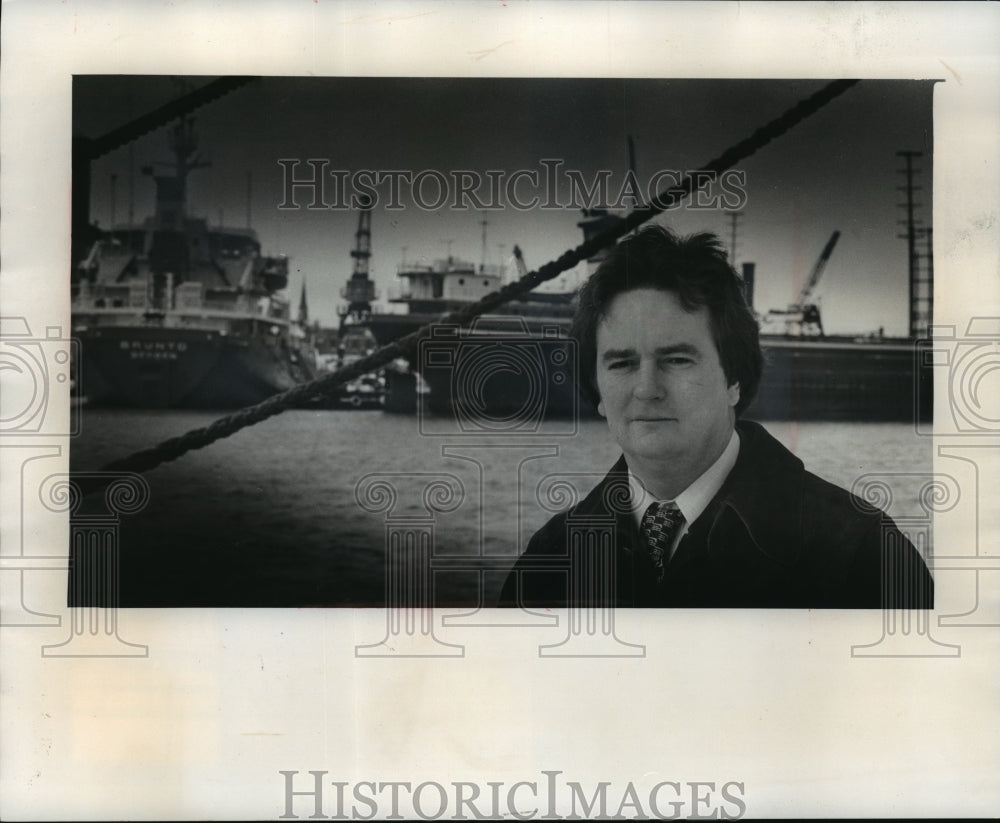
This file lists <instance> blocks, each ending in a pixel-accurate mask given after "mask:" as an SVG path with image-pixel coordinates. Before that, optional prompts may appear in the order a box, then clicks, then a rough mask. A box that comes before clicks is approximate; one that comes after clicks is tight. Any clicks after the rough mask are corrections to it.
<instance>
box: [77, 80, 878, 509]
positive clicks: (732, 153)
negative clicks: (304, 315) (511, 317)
mask: <svg viewBox="0 0 1000 823" xmlns="http://www.w3.org/2000/svg"><path fill="white" fill-rule="evenodd" d="M857 82H858V81H857V80H836V81H833V82H831V83H829V84H828V85H826V86H824V87H823V88H822V89H820V90H819V91H817V92H816V93H815V94H813V95H811V96H810V97H808V98H806V99H805V100H802V101H800V102H799V103H797V104H796V105H795V106H793V107H792V108H790V109H789V110H788V111H786V112H785V113H784V114H782V115H780V116H779V117H777V118H775V119H774V120H772V121H770V122H769V123H767V124H766V125H764V126H762V127H760V128H759V129H757V130H756V131H755V132H754V133H753V134H751V135H750V136H749V137H748V138H747V139H746V140H743V141H741V142H740V143H737V144H736V145H735V146H733V147H732V148H730V149H728V150H726V151H725V152H723V153H722V154H721V155H719V156H718V157H717V158H715V159H714V160H711V161H710V162H708V163H706V164H705V165H704V166H703V167H702V168H701V169H699V170H698V171H696V172H692V173H691V174H689V175H688V176H686V177H685V178H684V179H683V180H682V181H681V182H680V183H679V184H678V185H677V186H674V187H672V188H670V189H667V190H666V191H663V192H661V193H660V194H658V195H657V196H656V197H655V198H653V200H652V201H650V203H649V204H647V205H645V206H641V207H639V208H637V209H635V210H634V211H632V212H631V213H629V214H628V215H627V216H626V217H624V218H623V219H622V221H621V222H620V223H618V224H616V225H614V226H611V227H609V228H608V229H606V230H605V231H603V232H601V233H599V234H597V235H595V236H594V237H593V238H591V239H590V240H588V241H586V242H584V243H582V244H581V245H579V246H577V247H576V248H575V249H571V250H569V251H567V252H565V253H564V254H562V255H561V256H560V257H559V258H557V259H556V260H553V261H551V262H549V263H546V264H545V265H544V266H542V267H541V268H540V269H538V270H536V271H533V272H529V273H528V274H526V275H525V276H524V277H522V278H521V279H520V280H517V281H515V282H513V283H508V284H507V285H506V286H504V287H503V288H501V289H500V290H498V291H495V292H491V293H490V294H488V295H486V296H485V297H483V298H482V299H481V300H479V301H478V302H477V303H473V304H471V305H469V306H466V307H464V308H462V309H461V310H459V311H456V312H452V313H451V314H447V315H445V316H444V317H442V318H441V319H440V320H439V321H437V322H438V323H439V324H447V325H457V326H466V325H468V324H470V323H471V322H472V320H473V319H475V318H476V317H478V316H479V315H481V314H486V313H488V312H490V311H492V310H493V309H496V308H499V307H500V306H502V305H503V304H504V303H506V302H508V301H510V300H513V299H514V298H517V297H520V296H521V295H523V294H526V293H527V292H529V291H531V290H532V289H534V288H535V287H536V286H538V285H540V284H541V283H544V282H546V281H547V280H551V279H553V278H554V277H557V276H558V275H559V274H561V273H562V272H564V271H567V270H568V269H571V268H573V266H575V265H577V263H579V262H581V261H582V260H586V259H587V258H589V257H592V256H593V255H594V254H596V253H597V252H598V251H600V250H601V249H603V248H605V247H606V246H610V245H611V244H612V243H614V242H615V241H617V240H618V238H620V237H622V236H624V235H626V234H628V233H629V232H630V231H632V230H633V229H635V228H637V227H638V226H640V225H641V224H643V223H645V222H646V221H647V220H649V219H650V218H652V217H655V216H656V215H657V214H660V213H661V212H663V211H665V210H666V209H669V208H671V207H672V206H673V205H675V204H677V203H678V202H680V200H682V199H683V198H684V197H687V196H689V195H691V194H693V193H694V192H696V191H698V190H699V189H701V188H702V187H703V186H704V185H705V183H706V182H708V181H709V180H711V179H712V177H713V176H712V175H711V174H706V172H708V173H715V174H718V173H719V172H722V171H725V170H726V169H729V168H732V167H733V166H734V165H735V164H736V163H738V162H740V161H741V160H745V159H747V158H748V157H750V156H751V155H752V154H754V153H756V152H757V151H759V150H760V149H761V148H763V147H764V146H766V145H767V144H768V143H770V142H771V141H772V140H774V139H775V138H777V137H780V136H781V135H783V134H785V133H786V132H787V131H789V130H790V129H791V128H793V127H794V126H796V125H798V124H799V123H801V122H802V121H803V120H805V119H806V118H807V117H809V116H811V115H813V114H815V113H816V112H817V111H819V110H820V109H821V108H822V107H823V106H825V105H826V104H827V103H829V102H830V101H831V100H833V99H835V98H836V97H838V96H839V95H841V94H843V93H844V92H845V91H847V90H848V89H850V88H851V87H852V86H854V85H855V84H856V83H857ZM697 180H701V181H703V182H702V183H697V182H695V181H697ZM430 330H431V326H430V325H427V326H423V327H421V328H420V329H418V330H417V331H415V332H412V333H410V334H408V335H406V336H405V337H402V338H400V339H399V340H396V341H394V342H393V343H390V344H388V345H387V346H383V347H382V348H380V349H379V350H378V351H376V352H373V353H372V354H370V355H368V356H367V357H363V358H361V359H360V360H357V361H355V362H354V363H352V364H350V365H349V366H345V367H344V368H341V369H338V370H337V371H335V372H332V373H330V374H327V375H324V376H323V377H320V378H318V379H317V380H313V381H311V382H309V383H302V384H300V385H298V386H295V387H294V388H292V389H289V390H288V391H286V392H283V393H281V394H277V395H274V396H273V397H269V398H268V399H267V400H264V401H263V402H261V403H258V404H256V405H254V406H248V407H246V408H244V409H240V410H239V411H237V412H234V413H233V414H230V415H227V416H226V417H222V418H220V419H218V420H216V421H215V422H213V423H211V424H210V425H208V426H206V427H204V428H201V429H193V430H192V431H189V432H187V433H186V434H183V435H180V436H179V437H174V438H171V439H169V440H166V441H164V442H163V443H160V444H159V445H157V446H154V447H153V448H150V449H146V450H144V451H140V452H136V453H134V454H132V455H130V456H128V457H125V458H122V459H120V460H115V461H113V462H111V463H108V464H107V465H105V466H104V467H103V468H102V470H101V471H103V472H123V471H128V472H136V473H142V472H146V471H149V470H151V469H154V468H156V467H157V466H160V465H162V464H163V463H168V462H170V461H172V460H176V459H177V458H178V457H181V456H182V455H184V454H186V453H187V452H189V451H192V450H194V449H200V448H203V447H204V446H208V445H209V444H211V443H214V442H215V441H216V440H221V439H222V438H224V437H229V436H230V435H231V434H235V433H236V432H238V431H239V430H240V429H243V428H246V427H247V426H252V425H254V424H255V423H260V422H261V421H263V420H266V419H267V418H269V417H273V416H274V415H276V414H280V413H281V412H283V411H285V410H286V409H288V408H289V407H292V406H295V405H297V404H299V403H300V402H302V401H304V400H307V399H308V398H310V397H313V396H315V394H316V393H317V392H321V393H330V392H332V391H333V389H334V388H336V387H337V386H340V385H343V384H344V383H347V382H349V381H351V380H354V379H356V378H358V377H361V375H363V374H367V373H368V372H372V371H376V370H377V369H379V368H382V367H383V366H386V365H388V364H389V363H391V362H392V361H393V360H396V359H397V358H400V357H406V356H407V355H408V354H410V353H412V352H413V351H414V350H415V349H416V347H417V345H418V344H419V342H420V341H421V340H423V339H425V338H427V337H429V336H430ZM110 482H111V478H108V477H104V478H101V477H93V476H91V477H90V478H87V479H81V481H80V484H79V485H80V491H81V492H82V493H83V494H85V495H86V494H90V493H92V492H94V491H97V490H99V489H101V488H103V487H104V486H106V485H107V484H108V483H110Z"/></svg>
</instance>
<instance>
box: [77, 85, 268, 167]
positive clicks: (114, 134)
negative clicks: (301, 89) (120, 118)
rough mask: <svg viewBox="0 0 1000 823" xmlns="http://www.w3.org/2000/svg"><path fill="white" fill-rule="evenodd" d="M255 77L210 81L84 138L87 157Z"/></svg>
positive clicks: (94, 157) (134, 137) (99, 154)
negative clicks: (150, 109) (115, 126)
mask: <svg viewBox="0 0 1000 823" xmlns="http://www.w3.org/2000/svg"><path fill="white" fill-rule="evenodd" d="M256 79H257V78H255V77H238V76H232V77H221V78H219V79H218V80H213V81H212V82H211V83H206V84H205V85H204V86H202V87H201V88H200V89H195V90H194V91H192V92H188V93H187V94H185V95H184V96H182V97H178V98H177V99H176V100H171V101H170V102H169V103H166V104H164V105H162V106H160V107H159V108H158V109H155V110H154V111H151V112H150V113H149V114H144V115H143V116H142V117H138V118H136V119H135V120H131V121H129V122H128V123H126V124H125V125H124V126H121V127H119V128H117V129H115V130H114V131H110V132H108V133H107V134H105V135H103V136H102V137H98V138H95V139H93V140H87V139H86V138H84V140H85V142H86V159H87V160H97V159H98V158H100V157H103V156H104V155H105V154H108V153H109V152H112V151H114V150H115V149H118V148H121V147H122V146H124V145H126V144H127V143H131V142H132V141H133V140H138V139H139V138H140V137H142V136H143V135H144V134H148V133H149V132H151V131H155V130H156V129H158V128H161V127H162V126H165V125H167V123H169V122H171V121H172V120H176V119H177V118H178V117H186V116H187V115H188V114H190V113H191V112H192V111H194V110H195V109H197V108H199V107H201V106H204V105H205V104H206V103H211V102H212V101H213V100H216V99H218V98H219V97H222V96H223V95H225V94H229V92H231V91H235V90H236V89H238V88H239V87H240V86H245V85H246V84H247V83H250V82H252V81H253V80H256Z"/></svg>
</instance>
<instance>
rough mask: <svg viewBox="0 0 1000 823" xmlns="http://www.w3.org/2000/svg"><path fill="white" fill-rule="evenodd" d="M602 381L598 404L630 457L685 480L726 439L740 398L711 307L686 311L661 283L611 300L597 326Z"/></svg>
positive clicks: (716, 453)
mask: <svg viewBox="0 0 1000 823" xmlns="http://www.w3.org/2000/svg"><path fill="white" fill-rule="evenodd" d="M597 388H598V391H599V392H600V395H601V402H600V404H599V405H598V407H597V409H598V411H599V412H600V414H601V415H602V416H603V417H605V418H607V421H608V426H609V427H610V428H611V433H612V434H613V435H614V438H615V440H617V441H618V445H619V446H621V448H622V451H623V452H625V456H626V458H627V459H628V460H629V465H630V466H631V467H632V468H633V469H639V470H640V476H641V475H642V470H643V468H645V469H646V471H647V473H648V472H649V470H651V469H652V470H658V469H661V468H663V467H666V468H667V470H668V471H669V473H670V474H671V476H674V477H676V478H678V479H684V478H686V480H685V482H686V483H691V482H693V481H694V480H695V479H696V478H697V477H698V476H699V475H700V474H701V473H702V472H704V471H705V470H706V469H707V468H708V467H709V466H711V465H712V463H713V462H714V461H715V460H716V459H717V458H718V456H719V455H720V454H721V453H722V451H723V449H724V448H725V447H726V444H727V443H728V442H729V439H730V437H731V436H732V431H733V425H734V422H735V419H736V413H735V411H734V406H735V405H736V403H737V402H739V399H740V390H739V384H733V385H732V386H728V385H727V384H726V377H725V374H724V373H723V370H722V363H721V362H720V360H719V353H718V351H717V350H716V347H715V341H714V340H713V339H712V331H711V327H710V325H709V317H708V311H707V309H704V308H701V309H699V310H697V311H695V312H688V311H685V310H684V308H683V307H682V306H681V304H680V301H679V300H678V299H677V296H676V295H675V294H674V293H673V292H668V291H660V290H658V289H634V290H632V291H627V292H622V293H621V294H619V295H617V296H616V297H615V298H614V299H613V300H612V301H611V305H610V306H609V307H608V311H607V313H606V315H605V317H604V319H603V320H601V321H600V322H599V323H598V326H597ZM643 479H644V480H647V481H649V480H651V478H649V477H648V476H647V477H644V478H643ZM677 491H678V492H679V491H681V489H677Z"/></svg>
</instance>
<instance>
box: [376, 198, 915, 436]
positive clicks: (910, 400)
mask: <svg viewBox="0 0 1000 823" xmlns="http://www.w3.org/2000/svg"><path fill="white" fill-rule="evenodd" d="M613 219H614V216H613V215H608V214H606V213H599V212H597V211H594V212H585V214H584V220H583V221H582V222H581V223H580V224H578V225H579V226H580V228H581V229H582V230H583V232H584V236H585V238H586V237H589V236H591V235H592V234H593V233H595V232H596V231H599V230H601V229H603V228H605V227H606V226H607V225H608V222H609V220H613ZM838 238H839V232H834V233H833V235H832V236H831V238H830V240H829V241H828V243H827V245H826V247H825V248H824V249H823V252H822V253H821V255H820V258H819V260H818V261H817V263H816V265H815V266H814V267H813V269H812V272H811V273H810V276H809V277H808V278H807V282H806V285H805V286H804V287H803V289H802V291H801V292H800V294H799V296H798V298H797V300H796V301H795V303H794V304H792V305H790V306H789V307H788V309H786V310H780V311H769V312H766V313H764V314H759V315H758V316H759V318H760V321H761V326H762V334H761V347H762V349H763V353H764V359H765V368H764V374H763V378H762V381H761V385H760V388H759V391H758V395H757V398H756V400H755V401H754V403H753V404H752V405H751V407H750V408H749V409H748V411H747V412H746V416H747V417H750V418H756V419H760V420H815V421H823V420H829V421H895V422H913V421H916V420H920V421H929V420H930V418H931V413H932V388H933V380H932V375H931V371H930V369H929V368H921V367H920V365H919V363H918V359H917V346H916V342H917V341H916V339H915V338H908V337H906V338H904V337H899V338H892V337H885V336H884V335H882V333H881V332H878V333H873V334H871V335H867V336H844V335H840V336H837V335H827V334H826V333H825V332H824V330H823V328H822V320H821V317H820V311H819V308H818V307H817V306H816V305H815V304H814V303H811V302H810V295H811V292H812V290H813V289H814V288H815V286H816V285H817V283H818V282H819V279H820V276H821V275H822V272H823V268H824V266H825V265H826V261H827V260H828V259H829V257H830V255H831V253H832V251H833V248H834V246H835V245H836V242H837V239H838ZM588 262H589V264H590V266H591V269H592V268H593V267H594V266H596V265H597V264H598V263H599V258H595V259H592V260H590V261H588ZM520 268H522V269H523V266H521V267H520ZM742 268H743V271H742V276H743V279H744V283H745V286H746V288H747V297H748V300H749V301H750V302H751V305H752V300H753V295H752V290H753V279H754V273H755V272H754V266H753V264H749V263H747V264H744V265H743V267H742ZM522 273H523V272H522ZM398 277H399V280H400V285H399V286H398V287H397V288H396V290H395V291H394V292H393V293H391V294H390V298H389V299H390V302H392V303H397V304H402V305H404V306H405V307H406V308H407V310H408V311H407V312H406V313H400V314H390V313H373V314H372V315H370V316H369V317H368V318H367V324H368V326H369V328H370V329H371V330H372V332H373V334H374V335H375V337H376V339H377V340H378V343H379V344H380V345H384V344H386V343H388V342H391V341H392V340H395V339H398V338H399V337H401V336H403V335H404V334H407V333H409V332H412V331H414V330H416V329H417V328H419V327H420V326H423V325H427V324H429V323H434V322H435V321H437V320H438V319H439V318H440V317H441V316H442V315H443V314H444V313H446V312H450V311H455V310H456V309H459V308H461V307H462V306H465V305H468V304H470V303H472V302H475V301H476V300H478V299H480V298H481V297H483V296H484V295H486V294H488V293H489V292H492V291H496V290H497V289H498V288H499V287H500V286H501V285H502V284H503V272H502V271H499V270H497V269H495V268H490V267H488V266H484V265H480V266H478V267H476V266H474V265H473V264H471V263H469V262H467V261H463V260H460V259H457V258H453V257H449V258H447V259H443V260H438V261H435V262H433V263H430V264H423V265H413V264H410V265H402V266H400V268H399V269H398ZM573 296H574V295H573V294H571V293H563V294H556V293H548V294H547V293H539V292H533V293H531V294H529V295H527V296H526V297H525V298H524V299H522V300H520V301H512V302H511V303H508V304H507V305H506V306H505V311H506V313H505V314H504V315H503V316H499V315H492V316H491V315H486V316H483V317H480V318H478V319H477V320H476V322H475V323H474V324H473V325H472V327H471V328H469V329H461V330H459V329H456V328H454V327H451V328H449V327H447V326H438V327H436V328H434V329H433V330H432V335H431V337H430V339H428V340H425V341H423V342H422V343H421V345H420V349H419V351H418V352H417V354H416V356H415V358H414V361H413V362H412V363H411V371H412V372H413V373H415V374H419V375H420V377H421V378H422V379H423V380H424V381H426V384H427V386H428V387H429V393H428V394H426V395H424V398H425V401H424V407H423V411H429V412H432V413H440V414H459V415H461V416H468V417H470V419H471V418H472V417H473V416H479V417H481V418H482V419H483V420H486V421H489V420H494V421H496V422H497V424H498V425H500V424H501V423H503V422H504V421H507V424H509V428H512V429H513V428H517V427H518V426H528V427H531V426H533V425H535V424H536V423H537V422H538V421H540V420H544V419H547V418H561V417H566V416H576V415H581V416H585V417H586V416H595V415H596V410H595V409H592V408H590V407H589V406H588V405H587V403H586V401H584V400H583V399H582V398H581V397H579V396H578V393H577V392H576V391H575V385H576V379H575V374H574V371H575V364H574V362H573V358H572V347H571V346H567V345H566V340H567V336H566V335H567V331H568V328H569V325H570V320H571V317H572V311H573V310H572V298H573ZM778 327H780V328H781V331H775V329H776V328H778ZM448 351H451V352H453V353H452V354H448ZM414 379H415V377H414V376H413V375H410V376H407V375H400V374H398V373H397V374H394V375H390V380H389V385H388V391H389V395H390V400H391V397H392V394H393V392H397V391H398V392H399V393H401V394H407V393H408V392H409V386H408V381H412V380H414ZM397 405H398V404H397Z"/></svg>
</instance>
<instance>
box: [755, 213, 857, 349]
mask: <svg viewBox="0 0 1000 823" xmlns="http://www.w3.org/2000/svg"><path fill="white" fill-rule="evenodd" d="M839 239H840V232H839V231H835V232H834V233H833V234H831V235H830V239H829V240H827V242H826V245H825V246H824V247H823V251H822V253H821V254H820V256H819V259H818V260H817V261H816V265H814V266H813V269H812V272H810V274H809V279H808V280H806V282H805V285H804V286H803V287H802V290H801V291H800V292H799V296H798V299H797V300H796V301H795V302H794V303H792V304H791V305H790V306H789V307H788V308H787V309H770V310H769V311H768V312H767V314H766V315H765V317H764V320H765V322H773V321H775V320H783V321H784V323H785V333H786V334H790V333H791V329H792V328H793V327H794V326H795V325H796V324H797V325H798V327H799V330H800V333H802V334H804V333H805V332H806V331H809V332H813V331H815V332H817V333H818V334H819V336H820V337H823V335H824V332H823V320H822V318H821V317H820V313H819V306H817V305H816V304H815V303H811V302H809V298H810V297H811V296H812V293H813V290H814V289H815V288H816V286H817V285H818V284H819V281H820V278H821V277H822V276H823V270H824V269H825V268H826V264H827V263H828V262H829V260H830V255H832V254H833V247H834V246H836V245H837V241H838V240H839Z"/></svg>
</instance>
